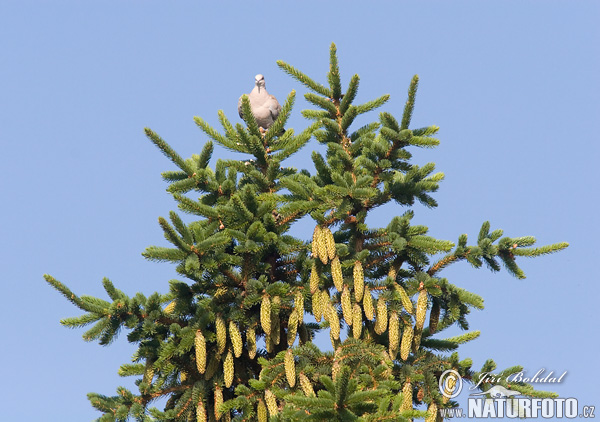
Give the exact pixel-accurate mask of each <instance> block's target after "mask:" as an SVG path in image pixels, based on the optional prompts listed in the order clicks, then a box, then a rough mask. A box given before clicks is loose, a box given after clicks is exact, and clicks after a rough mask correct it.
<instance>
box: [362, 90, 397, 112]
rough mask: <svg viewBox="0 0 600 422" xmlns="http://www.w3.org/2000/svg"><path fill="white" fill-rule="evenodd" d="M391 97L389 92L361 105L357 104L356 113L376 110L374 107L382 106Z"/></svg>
mask: <svg viewBox="0 0 600 422" xmlns="http://www.w3.org/2000/svg"><path fill="white" fill-rule="evenodd" d="M389 99H390V95H389V94H385V95H382V96H381V97H379V98H376V99H374V100H373V101H369V102H366V103H364V104H361V105H359V106H356V114H363V113H367V112H369V111H371V110H374V109H376V108H378V107H381V106H382V105H384V104H385V103H386V102H387V101H388V100H389Z"/></svg>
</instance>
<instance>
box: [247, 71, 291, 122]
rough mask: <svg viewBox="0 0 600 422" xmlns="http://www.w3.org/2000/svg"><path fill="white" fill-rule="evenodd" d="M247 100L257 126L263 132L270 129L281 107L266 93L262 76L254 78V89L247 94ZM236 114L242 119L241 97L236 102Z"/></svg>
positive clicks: (275, 99)
mask: <svg viewBox="0 0 600 422" xmlns="http://www.w3.org/2000/svg"><path fill="white" fill-rule="evenodd" d="M248 99H249V100H250V107H251V108H252V114H254V117H255V118H256V123H257V124H258V126H259V127H261V128H263V129H264V130H266V129H268V128H269V127H271V125H272V124H273V121H275V119H276V118H277V116H279V112H280V111H281V106H280V105H279V101H277V98H275V97H274V96H273V95H271V94H269V93H268V92H267V89H266V88H265V77H264V76H263V75H260V74H258V75H256V76H255V77H254V89H252V92H250V94H248ZM238 113H239V114H240V117H242V118H243V116H242V97H240V99H239V101H238Z"/></svg>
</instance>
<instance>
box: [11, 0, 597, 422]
mask: <svg viewBox="0 0 600 422" xmlns="http://www.w3.org/2000/svg"><path fill="white" fill-rule="evenodd" d="M599 12H600V6H599V4H598V3H597V2H592V1H588V2H586V1H577V2H570V1H562V2H557V1H546V2H541V1H537V2H536V1H502V2H500V1H496V2H492V1H486V2H482V1H471V2H462V1H452V2H449V1H428V2H406V1H396V2H384V1H381V2H372V3H369V4H368V5H367V3H366V2H352V1H348V2H310V1H305V2H244V3H241V2H238V3H234V2H227V3H226V2H222V3H218V4H217V2H211V3H209V2H204V3H203V2H189V1H178V2H165V1H162V2H159V1H143V2H142V1H103V2H89V1H88V2H75V1H70V2H69V1H54V2H43V1H38V2H33V1H3V2H1V3H0V39H1V40H2V47H1V48H0V145H1V150H0V151H1V154H0V171H1V173H2V175H1V178H0V193H1V198H2V207H1V210H0V216H1V221H2V224H1V226H0V238H1V242H2V243H1V245H2V246H1V248H2V250H1V254H0V255H1V260H0V266H1V277H2V297H3V306H2V307H1V311H0V312H1V321H2V322H1V324H2V331H3V336H2V339H3V340H2V347H1V348H0V357H1V362H2V371H3V374H2V375H3V382H2V383H1V384H2V385H1V386H0V397H2V399H1V400H2V403H3V406H2V417H1V418H2V420H6V421H16V420H19V421H40V420H44V421H85V420H92V419H94V418H96V417H97V416H98V415H99V414H98V413H97V412H96V411H94V410H93V409H92V408H91V406H90V405H89V404H88V402H87V399H86V397H85V394H86V393H87V392H90V391H94V392H99V393H103V394H108V395H112V394H114V392H115V388H116V387H117V386H118V385H131V383H130V381H129V380H127V379H121V378H119V377H118V376H117V374H116V372H117V369H118V367H119V365H120V364H122V363H125V362H128V361H129V358H130V356H131V353H132V352H133V350H134V349H133V347H131V346H129V345H128V344H127V342H126V340H125V338H124V337H123V338H121V339H120V340H119V341H118V342H116V343H115V344H113V345H111V346H109V347H105V348H103V347H100V346H98V345H97V344H94V343H85V342H84V341H83V340H82V339H81V334H82V331H81V330H74V331H70V330H68V329H66V328H64V327H62V326H60V325H59V322H58V321H59V320H60V319H61V318H63V317H67V316H73V315H76V314H77V311H76V309H75V308H74V307H73V306H72V305H71V304H70V303H68V302H67V301H66V300H65V299H64V298H63V297H61V296H60V295H59V294H58V293H57V292H55V291H54V290H52V289H51V288H50V287H49V286H48V285H47V284H45V282H44V281H43V278H42V274H44V273H50V274H52V275H54V276H55V277H56V278H58V279H59V280H61V281H63V282H64V283H66V284H67V285H68V286H70V287H71V288H72V289H73V290H74V291H75V292H76V293H78V294H90V295H99V296H101V297H104V293H103V290H102V287H101V278H102V277H103V276H107V277H109V278H110V279H111V280H112V281H113V282H115V284H116V285H117V286H118V287H120V288H122V289H123V290H124V291H126V292H127V293H129V294H134V293H135V292H137V291H142V292H144V293H146V294H149V293H151V292H153V291H162V292H164V291H166V289H167V287H166V286H167V281H168V280H169V279H171V278H175V277H176V274H175V271H174V268H173V267H171V266H169V265H167V264H156V263H150V262H147V261H145V260H144V259H143V258H142V256H141V255H140V253H141V252H142V251H143V249H144V248H145V247H146V246H148V245H155V244H160V245H163V244H165V241H164V239H163V237H162V233H161V230H160V228H159V226H158V224H157V218H158V217H159V216H166V215H167V214H168V212H169V210H171V209H175V207H176V205H175V203H174V202H173V201H172V200H171V198H170V196H169V195H168V194H167V193H166V192H165V187H166V186H165V184H164V183H163V182H162V180H161V178H160V172H161V171H164V170H170V169H173V165H172V164H171V163H170V162H169V161H168V160H166V159H165V158H164V157H163V156H162V155H161V154H160V152H159V151H158V150H157V149H156V148H155V147H154V146H152V145H151V144H150V142H149V141H147V140H146V139H145V138H144V135H143V131H142V129H143V127H145V126H149V127H151V128H152V129H154V130H155V131H156V132H158V133H159V134H160V135H161V136H162V137H163V138H164V139H166V140H167V141H168V142H170V143H171V145H172V146H173V147H174V148H175V149H176V150H177V151H179V152H180V154H181V155H183V156H184V157H188V156H190V155H191V154H192V153H196V152H199V151H200V148H201V147H202V145H203V143H204V142H205V141H206V137H205V136H204V135H203V134H202V133H201V132H200V130H198V129H197V128H196V127H195V125H194V123H193V120H192V117H193V116H195V115H197V116H202V117H203V118H204V119H206V120H208V121H209V122H210V123H213V124H215V125H216V124H217V110H219V109H222V110H224V111H225V113H226V114H227V115H228V116H229V117H230V118H231V119H233V120H237V110H236V106H237V99H238V97H239V96H240V95H241V94H242V93H245V92H249V90H250V89H251V88H252V83H253V77H254V75H255V74H256V73H263V74H264V75H265V77H266V81H267V88H268V89H269V91H270V92H271V93H272V94H275V95H276V96H277V97H278V98H279V99H280V101H281V100H282V99H284V98H285V96H286V95H287V94H288V93H289V91H291V90H292V89H296V90H298V91H299V94H303V93H304V92H305V91H304V89H303V88H302V87H301V86H299V85H298V84H297V83H296V82H295V81H294V80H292V79H291V78H289V77H288V76H287V75H285V74H284V73H283V72H282V71H280V70H279V69H278V67H277V66H276V64H275V61H276V60H278V59H283V60H285V61H287V62H288V63H291V64H292V65H294V66H297V67H298V68H300V69H302V70H303V71H304V72H306V73H307V74H309V75H311V76H313V77H314V78H315V79H317V80H319V81H321V82H325V74H326V72H327V69H328V48H329V44H330V43H331V42H332V41H334V42H336V43H337V46H338V51H339V58H340V65H341V71H342V78H343V81H344V84H346V83H347V81H348V80H349V78H350V76H352V74H354V73H358V74H359V75H360V76H361V85H360V88H361V90H360V91H359V98H358V100H369V99H371V98H373V97H375V96H379V95H381V94H384V93H389V94H391V100H390V102H389V103H388V104H387V105H386V106H385V107H384V110H387V111H390V112H392V113H394V114H395V115H397V116H399V115H400V113H401V111H402V107H403V104H404V101H405V98H406V89H407V87H408V83H409V81H410V78H411V76H412V75H413V74H415V73H418V74H419V75H420V77H421V85H420V90H419V95H418V98H417V108H416V112H415V115H414V119H413V126H414V127H420V126H425V125H429V124H436V125H438V126H440V127H441V130H440V134H439V138H440V139H441V141H442V143H441V145H440V147H439V148H437V149H436V150H433V151H420V152H417V153H416V154H415V160H416V161H417V162H420V163H425V162H428V161H433V162H435V163H436V164H437V169H438V170H439V171H443V172H444V173H445V174H446V179H445V181H444V182H443V183H442V185H441V189H440V191H439V192H438V193H437V194H436V195H435V198H436V199H437V200H438V202H439V204H440V206H439V207H438V208H437V209H435V210H427V209H424V208H423V207H420V206H418V207H416V208H415V210H416V217H415V221H416V222H418V223H421V224H426V225H427V226H429V227H430V233H431V234H432V235H434V236H436V237H439V238H444V239H449V240H454V241H455V240H456V239H457V237H458V235H459V234H461V233H468V234H469V235H470V236H472V237H474V236H476V235H477V232H478V230H479V227H480V226H481V223H482V222H483V221H485V220H488V219H489V220H490V221H491V223H492V227H493V228H503V229H504V230H505V233H506V234H507V235H509V236H521V235H534V236H536V237H537V238H538V240H539V243H540V244H545V243H552V242H559V241H568V242H570V244H571V246H570V247H569V248H568V249H567V250H566V251H564V252H562V253H559V254H557V255H553V256H548V257H542V258H538V259H535V260H530V261H525V260H523V261H521V262H522V267H523V269H524V270H525V272H526V274H527V275H528V278H527V279H526V280H524V281H519V280H516V279H513V278H511V277H509V276H508V275H507V274H506V273H504V272H503V273H501V274H492V273H490V272H488V271H487V270H484V269H482V270H474V269H471V268H470V267H469V266H468V265H466V264H459V265H457V266H456V267H454V268H451V269H450V270H448V271H447V272H446V273H444V275H445V276H446V277H448V278H449V279H450V281H452V282H454V283H456V284H458V285H459V286H461V287H464V288H467V289H470V290H472V291H474V292H476V293H478V294H480V295H481V296H483V297H484V298H485V301H486V302H485V303H486V309H485V310H484V311H481V312H476V313H474V314H472V317H471V320H470V321H471V327H472V328H473V329H479V330H481V331H482V335H481V337H480V338H479V339H478V340H476V341H475V342H473V343H472V344H469V345H466V346H465V347H463V348H462V349H461V352H460V353H461V356H462V357H471V358H473V360H474V362H475V364H474V367H475V368H479V367H481V365H482V364H483V362H484V361H485V360H486V359H487V358H490V357H491V358H493V359H495V360H496V362H497V363H498V364H499V367H500V368H504V367H508V366H512V365H515V364H521V365H523V366H524V367H525V369H526V370H527V371H528V372H530V373H532V372H535V371H537V370H538V369H540V368H546V369H547V370H548V371H549V370H553V371H555V372H560V373H562V372H564V371H568V376H567V377H566V378H565V380H564V381H563V383H562V384H561V385H558V386H543V385H538V387H539V388H541V389H550V390H554V391H557V392H558V393H559V394H560V395H561V396H562V397H576V398H578V399H579V400H580V404H582V405H583V404H595V405H599V404H600V402H599V400H598V397H599V396H600V387H599V386H598V377H597V375H598V374H597V365H596V362H597V356H598V346H599V340H598V336H599V334H600V332H599V330H598V326H597V324H596V323H593V321H594V320H596V319H597V306H598V294H599V293H600V292H599V289H598V284H599V280H598V272H597V270H595V269H594V265H595V264H596V263H597V262H598V259H599V256H598V247H597V240H596V238H597V236H598V235H599V234H600V233H599V230H598V223H597V221H598V220H597V209H598V204H599V201H598V191H599V189H598V186H597V183H598V182H597V179H598V172H597V163H598V160H599V159H600V154H599V152H600V148H599V147H598V139H597V137H598V135H597V132H598V129H597V126H598V122H599V117H600V107H599V98H600V89H599V87H600V84H599V78H598V75H600V60H599V57H600V55H599V54H598V53H599V50H598V45H600V37H599V35H600V30H599V29H598V28H599V27H598V18H600V13H599ZM300 98H301V96H300ZM303 108H306V103H305V102H304V101H303V100H302V101H298V102H297V106H296V108H295V114H294V117H293V118H292V120H291V122H290V125H289V126H292V127H295V128H302V127H305V125H306V122H305V121H304V120H303V119H302V118H301V117H300V110H302V109H303ZM375 118H376V116H373V117H372V119H375ZM312 147H314V143H312V144H311V145H310V147H309V148H308V149H307V150H305V151H303V152H301V153H299V154H298V155H297V156H295V157H294V158H293V159H292V160H291V161H289V164H288V165H293V166H295V167H298V168H309V169H312V164H311V162H310V160H309V159H308V158H309V156H310V149H311V148H312ZM226 155H227V156H231V154H229V153H226V152H225V151H224V150H222V149H219V148H217V149H216V151H215V154H214V158H216V157H223V156H226ZM213 163H214V159H213ZM402 212H403V209H401V208H399V207H396V208H386V209H384V210H381V211H380V213H379V214H378V218H379V220H380V221H379V222H378V223H380V224H382V225H383V224H386V223H385V222H386V221H387V220H389V219H390V218H391V216H392V215H397V214H400V213H402ZM382 221H383V223H382ZM306 227H308V226H306ZM296 233H297V234H299V235H303V236H304V234H303V233H302V231H301V230H298V231H297V232H296ZM306 237H307V238H308V234H306ZM327 343H328V341H325V342H324V344H327ZM546 387H547V388H546ZM465 397H466V395H465ZM597 414H600V409H598V410H597Z"/></svg>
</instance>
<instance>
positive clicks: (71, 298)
mask: <svg viewBox="0 0 600 422" xmlns="http://www.w3.org/2000/svg"><path fill="white" fill-rule="evenodd" d="M44 279H45V280H46V282H47V283H48V284H50V285H51V286H52V287H54V288H55V289H56V290H58V291H59V292H60V293H61V294H62V295H63V296H64V297H66V298H67V300H68V301H69V302H71V303H72V304H73V305H75V306H77V307H78V308H79V309H83V310H84V311H88V312H91V311H90V310H89V309H87V308H86V306H85V303H83V301H82V300H81V299H80V298H79V297H78V296H75V294H74V293H73V292H72V291H71V290H69V288H68V287H67V286H65V285H64V284H62V283H61V282H60V281H58V280H57V279H55V278H54V277H52V276H51V275H49V274H44Z"/></svg>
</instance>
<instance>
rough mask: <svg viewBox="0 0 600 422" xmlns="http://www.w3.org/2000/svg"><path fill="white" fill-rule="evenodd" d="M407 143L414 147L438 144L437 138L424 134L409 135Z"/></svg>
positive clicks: (431, 146) (429, 146) (430, 146)
mask: <svg viewBox="0 0 600 422" xmlns="http://www.w3.org/2000/svg"><path fill="white" fill-rule="evenodd" d="M408 143H409V144H410V145H413V146H416V147H423V148H434V147H436V146H438V145H439V144H440V141H439V139H435V138H428V137H424V136H411V137H410V139H409V141H408Z"/></svg>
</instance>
